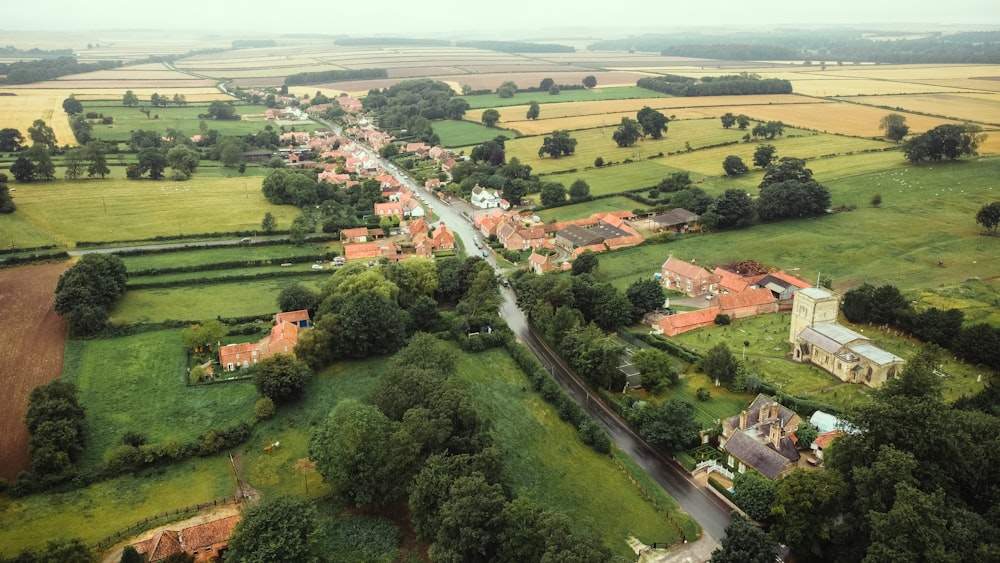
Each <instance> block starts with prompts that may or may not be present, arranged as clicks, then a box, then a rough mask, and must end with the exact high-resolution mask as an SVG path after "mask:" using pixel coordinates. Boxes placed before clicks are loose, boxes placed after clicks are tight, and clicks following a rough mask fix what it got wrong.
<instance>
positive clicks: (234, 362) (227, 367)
mask: <svg viewBox="0 0 1000 563" xmlns="http://www.w3.org/2000/svg"><path fill="white" fill-rule="evenodd" d="M260 359H261V357H260V344H259V343H257V342H241V343H239V344H228V345H226V346H220V347H219V365H220V366H222V371H236V370H238V369H240V368H246V367H250V366H252V365H255V364H256V363H257V362H259V361H260Z"/></svg>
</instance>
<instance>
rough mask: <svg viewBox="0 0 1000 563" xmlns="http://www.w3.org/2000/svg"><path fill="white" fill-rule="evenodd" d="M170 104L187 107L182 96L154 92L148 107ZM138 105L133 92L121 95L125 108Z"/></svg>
mask: <svg viewBox="0 0 1000 563" xmlns="http://www.w3.org/2000/svg"><path fill="white" fill-rule="evenodd" d="M78 103H79V102H78ZM170 103H173V104H174V105H175V106H186V105H187V98H185V97H184V94H174V97H173V98H168V97H167V96H161V95H159V94H157V93H156V92H154V93H153V94H151V95H150V96H149V105H151V106H153V107H154V108H157V107H163V108H165V107H167V105H168V104H170ZM220 103H222V102H220ZM140 104H141V102H140V100H139V96H136V95H135V92H133V91H132V90H126V91H125V94H123V95H122V105H123V106H126V107H135V106H138V105H140ZM65 107H66V106H65V103H64V104H63V109H65ZM81 109H82V108H81ZM77 113H79V112H77Z"/></svg>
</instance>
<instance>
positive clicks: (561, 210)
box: [538, 197, 644, 223]
mask: <svg viewBox="0 0 1000 563" xmlns="http://www.w3.org/2000/svg"><path fill="white" fill-rule="evenodd" d="M643 208H644V206H643V205H642V204H641V203H639V202H637V201H632V200H631V199H629V198H627V197H606V198H601V199H595V200H592V201H585V202H583V203H576V204H573V205H564V206H562V207H554V208H552V209H543V210H541V211H539V212H538V216H539V217H541V219H542V221H544V222H546V223H549V222H553V221H569V220H570V219H579V218H580V217H590V216H591V215H593V214H594V213H605V212H608V211H622V210H628V211H633V210H636V209H643Z"/></svg>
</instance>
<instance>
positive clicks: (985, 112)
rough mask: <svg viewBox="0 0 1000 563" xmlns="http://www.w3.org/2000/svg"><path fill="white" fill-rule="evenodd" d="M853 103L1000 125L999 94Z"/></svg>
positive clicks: (870, 99) (867, 99)
mask: <svg viewBox="0 0 1000 563" xmlns="http://www.w3.org/2000/svg"><path fill="white" fill-rule="evenodd" d="M852 100H853V101H857V102H860V103H864V104H871V105H878V106H882V107H893V108H902V109H903V110H906V111H914V112H919V113H925V114H931V115H943V116H947V117H951V118H954V119H961V120H967V121H973V122H978V123H989V124H994V125H997V124H1000V94H934V95H925V96H920V95H914V96H878V97H874V96H863V97H855V98H852ZM907 121H909V119H907Z"/></svg>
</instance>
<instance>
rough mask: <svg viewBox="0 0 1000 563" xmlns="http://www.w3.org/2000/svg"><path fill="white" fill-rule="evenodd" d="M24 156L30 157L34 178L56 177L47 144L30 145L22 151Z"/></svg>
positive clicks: (54, 166) (50, 178)
mask: <svg viewBox="0 0 1000 563" xmlns="http://www.w3.org/2000/svg"><path fill="white" fill-rule="evenodd" d="M24 156H26V157H28V158H29V159H31V164H32V165H33V167H34V168H33V170H34V178H35V179H36V180H52V179H54V178H55V177H56V165H55V164H54V163H53V162H52V155H51V153H50V152H49V147H48V146H46V145H43V144H35V145H31V147H30V148H29V149H28V150H26V151H24Z"/></svg>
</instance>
